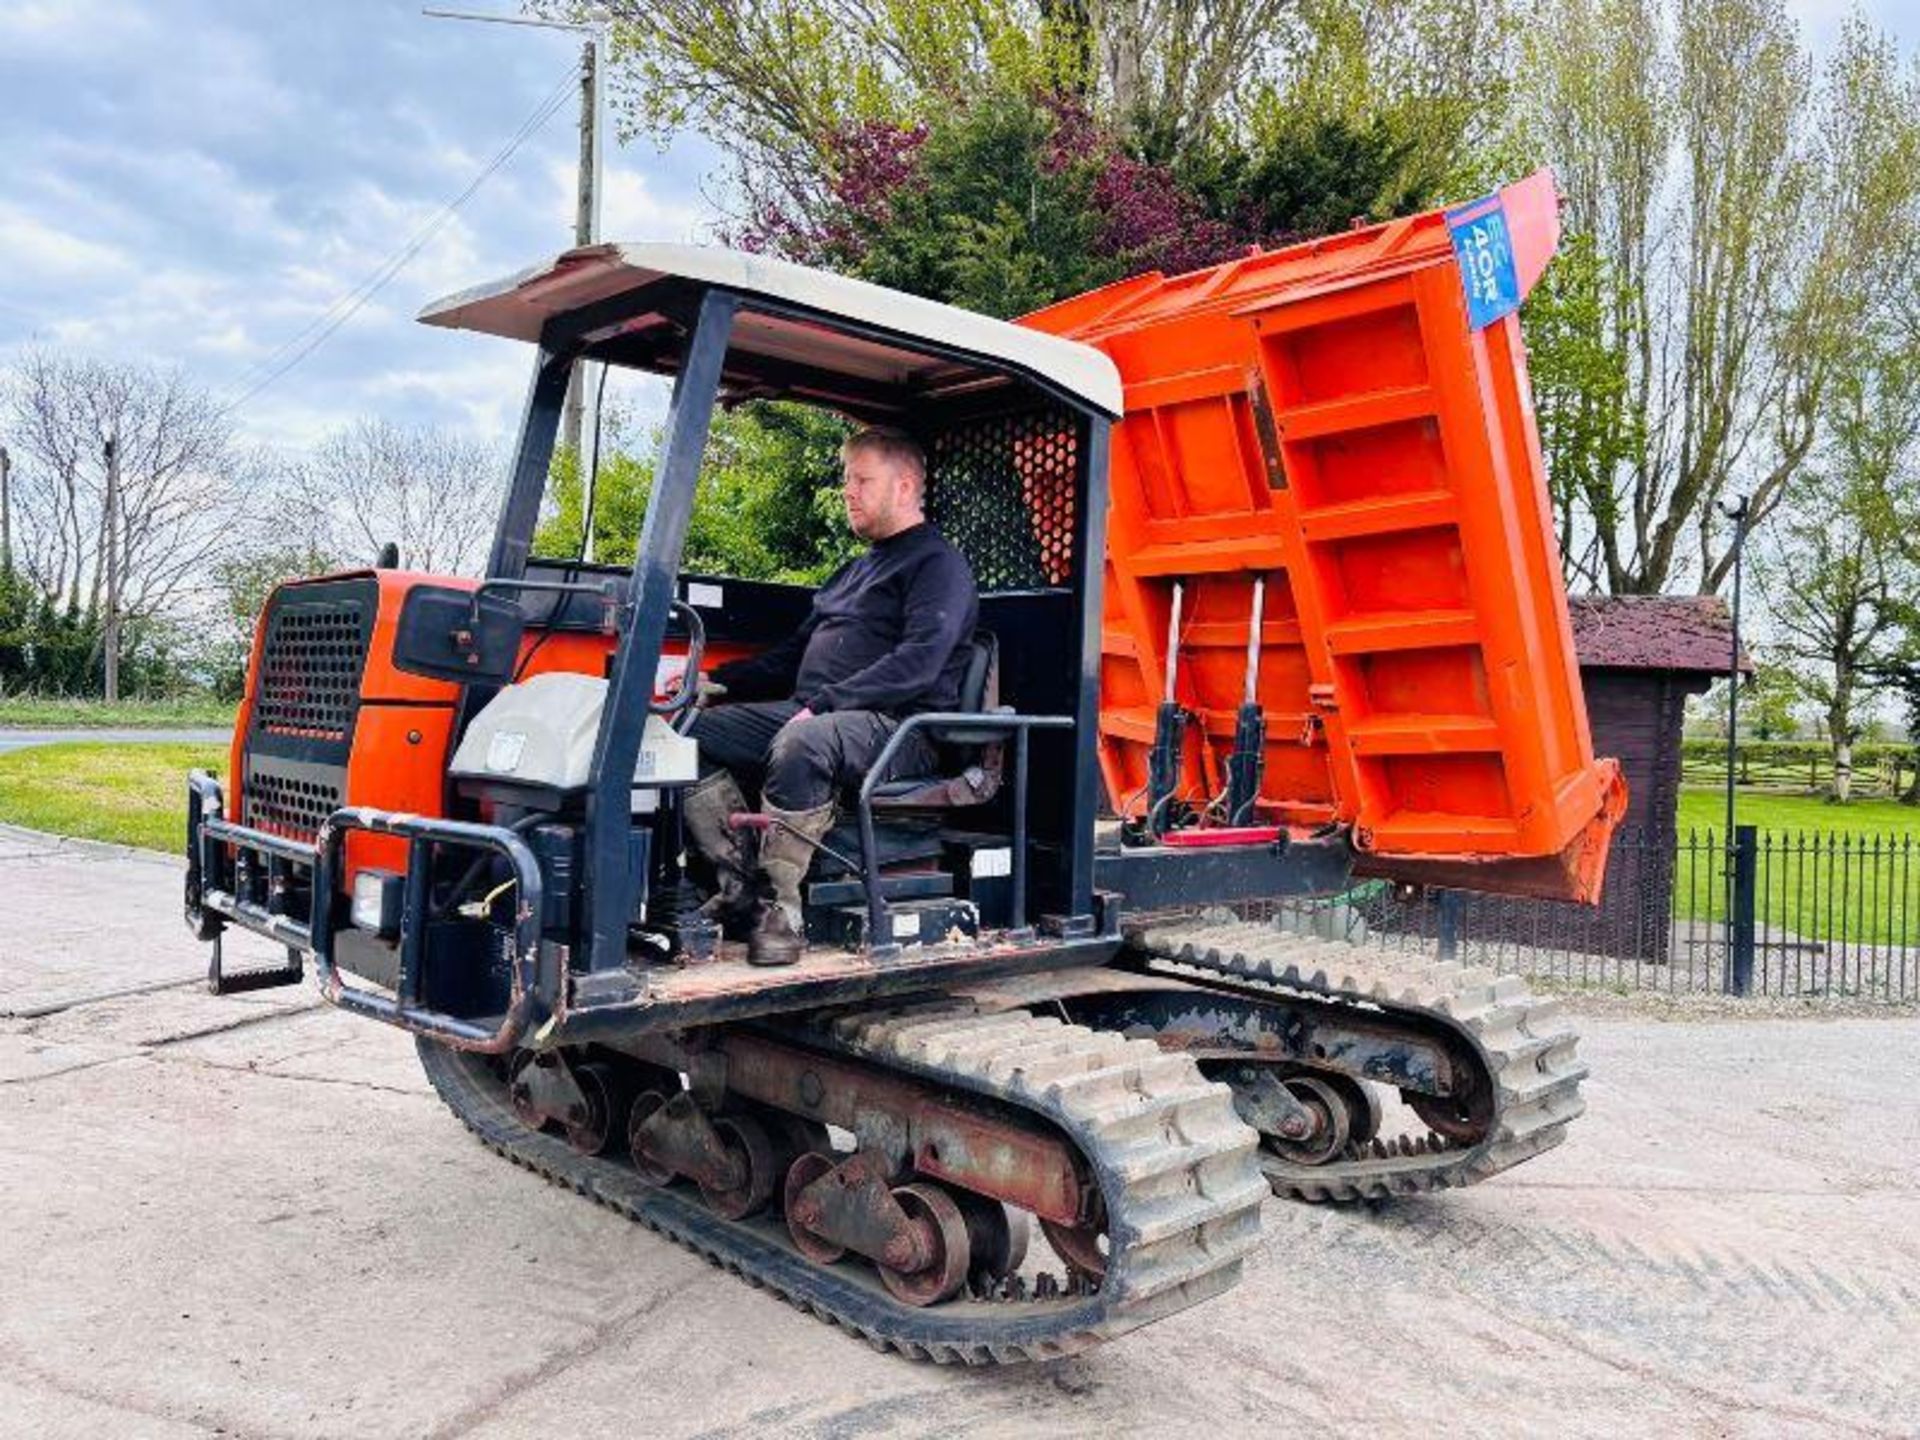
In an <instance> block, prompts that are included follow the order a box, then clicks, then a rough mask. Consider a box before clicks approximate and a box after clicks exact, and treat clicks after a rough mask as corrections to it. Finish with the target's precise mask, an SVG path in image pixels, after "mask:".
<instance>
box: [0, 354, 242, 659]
mask: <svg viewBox="0 0 1920 1440" xmlns="http://www.w3.org/2000/svg"><path fill="white" fill-rule="evenodd" d="M0 416H4V422H5V425H6V429H7V432H8V434H9V436H10V438H11V440H12V442H13V443H12V450H13V456H14V460H15V462H16V463H15V465H14V474H13V478H12V482H11V490H12V495H11V498H12V503H13V507H14V514H13V525H14V529H15V532H16V533H15V536H14V549H15V561H16V565H17V567H18V568H19V570H20V571H21V573H22V574H24V575H25V577H26V578H27V580H28V581H29V582H30V583H31V585H32V586H33V588H34V589H35V590H36V591H37V592H38V593H39V595H40V596H41V597H42V600H43V602H44V603H43V605H42V607H41V612H40V613H42V614H43V616H45V617H68V618H66V619H61V620H59V621H58V622H57V623H56V622H55V621H53V620H51V619H49V620H48V623H49V624H51V625H54V628H55V629H57V630H58V631H59V632H60V633H61V634H62V635H63V636H65V637H66V639H63V640H62V641H61V642H60V644H59V645H55V646H54V648H55V649H61V648H62V647H63V646H64V645H65V644H66V641H67V640H70V639H71V637H72V635H73V634H76V633H82V632H84V633H85V634H87V635H89V636H90V637H92V642H91V643H92V645H93V647H94V658H95V659H96V660H97V659H98V650H99V646H100V644H101V643H102V637H103V636H104V633H105V631H106V628H107V627H106V625H105V623H104V622H105V618H106V617H105V615H104V610H105V605H106V598H107V597H106V571H107V566H106V563H105V562H106V557H107V553H108V549H109V547H111V549H112V551H113V553H114V556H115V559H116V561H117V564H118V567H119V571H120V582H119V587H118V588H119V615H118V617H117V618H118V619H119V620H120V621H122V622H123V623H124V625H126V626H128V627H131V628H132V629H136V630H137V629H140V628H141V627H145V630H146V632H147V633H149V634H152V633H154V627H155V625H156V624H157V622H158V621H160V620H161V619H162V618H163V617H165V616H166V615H168V614H169V613H171V612H175V611H177V610H179V609H180V608H181V607H182V606H183V605H186V604H189V603H191V602H192V601H193V600H195V599H196V598H197V597H200V596H202V595H204V594H205V592H206V590H207V586H208V579H209V576H210V575H211V573H212V570H213V568H214V567H215V566H216V565H217V564H218V563H219V562H220V560H221V558H222V557H224V556H226V555H229V554H231V553H233V552H234V551H235V550H236V549H237V548H238V547H239V546H240V545H241V544H242V543H243V541H244V536H245V534H246V529H247V524H246V522H247V518H248V515H249V509H248V500H247V495H248V489H249V481H250V480H251V479H252V478H253V475H254V474H255V470H256V462H255V461H254V459H253V458H252V457H250V456H248V455H245V454H243V453H241V452H240V451H239V450H238V449H237V448H236V446H235V444H234V441H233V434H232V429H231V425H230V422H229V421H228V419H227V416H226V414H225V413H224V412H223V411H222V410H221V408H220V407H219V406H218V405H217V404H216V403H215V402H214V400H213V398H212V397H211V396H210V395H209V394H208V393H207V392H206V391H205V390H202V389H201V388H200V387H198V386H197V385H195V384H194V383H193V382H191V381H190V380H188V379H187V378H186V376H185V375H183V374H182V373H181V372H180V371H177V370H163V369H159V368H156V367H153V366H148V365H139V364H132V363H124V362H107V361H99V360H88V359H80V358H74V357H70V356H64V355H61V354H58V353H56V352H54V351H49V350H33V351H28V352H26V353H24V354H22V355H21V356H20V357H19V358H18V359H17V360H16V361H15V363H14V364H13V366H12V367H11V369H10V370H9V371H8V372H7V374H6V375H5V377H4V396H3V397H0ZM109 439H113V440H115V441H117V443H118V446H119V452H120V467H119V486H118V492H117V496H116V502H115V504H114V506H113V512H112V517H111V525H110V524H109V515H108V508H107V505H106V479H107V474H106V463H105V453H104V452H105V446H106V442H107V441H108V440H109ZM75 627H77V629H76V628H75ZM43 633H44V634H47V635H51V634H52V633H53V631H50V630H49V631H44V632H43ZM48 643H49V644H51V643H52V642H51V641H49V642H48ZM49 653H50V652H49ZM87 668H88V667H84V666H83V667H82V672H84V671H85V670H86V669H87ZM63 673H65V672H64V671H63Z"/></svg>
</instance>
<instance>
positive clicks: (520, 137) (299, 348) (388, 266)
mask: <svg viewBox="0 0 1920 1440" xmlns="http://www.w3.org/2000/svg"><path fill="white" fill-rule="evenodd" d="M577 83H578V82H577V78H576V77H575V75H574V74H573V72H572V71H568V73H567V76H566V78H565V79H563V80H562V81H561V82H560V83H559V84H558V85H556V86H555V87H554V88H553V91H552V93H550V94H549V95H548V96H547V97H546V98H545V99H543V100H542V101H541V102H540V103H539V104H538V105H536V106H535V107H534V108H533V112H532V113H531V114H530V115H528V116H527V118H526V119H525V120H523V121H522V122H521V124H520V128H519V129H517V130H515V131H514V132H513V135H512V136H511V137H510V138H509V139H508V140H507V143H506V144H505V145H503V146H501V147H500V150H499V152H498V153H497V154H495V155H494V157H493V158H492V159H491V160H489V161H488V162H487V163H486V164H485V165H484V166H482V167H481V169H480V172H479V173H478V174H476V175H475V176H474V177H473V179H472V180H470V181H468V182H467V186H466V188H465V189H464V190H462V191H461V192H460V193H459V194H458V195H456V196H454V198H453V199H451V200H449V201H448V202H447V203H446V204H444V205H442V206H441V207H440V209H439V210H438V211H437V212H435V214H434V215H433V217H432V218H431V219H430V220H428V221H427V222H426V223H425V224H424V225H422V226H421V227H420V228H419V229H418V230H416V231H415V232H414V233H413V235H412V236H410V237H409V238H408V240H407V242H406V243H405V244H404V245H402V246H401V247H400V248H399V249H398V250H396V251H395V252H394V253H393V254H391V255H389V256H388V257H387V258H386V259H385V260H383V261H382V262H381V263H380V264H379V265H378V266H376V267H375V268H374V269H373V270H372V271H371V272H370V273H369V274H368V275H367V277H366V278H365V279H363V280H362V281H361V282H360V283H359V284H358V285H355V286H354V287H353V288H352V289H351V290H348V291H347V292H346V293H345V294H343V295H342V296H340V298H339V299H337V300H335V301H334V302H333V303H332V304H331V305H329V306H328V307H327V308H326V309H325V310H323V311H322V312H321V313H320V314H318V315H316V316H315V317H314V318H313V319H312V320H310V321H308V322H307V324H306V326H305V327H304V328H303V329H302V330H301V331H300V332H299V334H297V335H294V336H293V337H292V338H290V339H288V340H287V341H285V342H284V343H283V344H282V345H281V346H280V347H279V348H278V349H277V350H275V351H274V352H273V354H271V355H269V356H268V357H267V358H266V359H264V360H262V361H261V362H260V363H259V364H257V365H256V366H254V372H255V373H259V372H264V373H261V374H260V378H259V379H258V380H255V381H254V382H253V383H252V384H247V381H246V377H244V376H243V377H242V378H241V380H240V382H239V383H240V384H242V385H244V386H245V387H246V388H245V389H243V390H242V391H241V392H240V393H239V394H238V395H236V396H234V398H233V399H231V400H229V401H227V402H226V403H225V404H223V405H222V406H221V407H220V413H221V414H222V415H225V414H229V413H231V412H232V411H234V410H237V409H239V407H240V406H242V405H244V404H246V403H247V401H249V400H251V399H252V398H253V397H254V396H256V395H258V394H259V393H260V392H261V391H263V390H265V389H266V388H267V387H268V386H269V385H272V384H274V383H275V382H276V381H278V380H279V379H281V378H282V377H283V376H285V375H286V374H287V373H288V372H289V371H291V370H292V369H293V368H294V367H295V366H296V365H298V364H300V362H301V361H303V360H305V359H306V358H307V357H308V356H309V355H311V354H313V352H314V351H316V350H318V349H319V348H320V347H321V346H322V345H324V344H326V342H327V340H328V339H329V338H330V337H331V336H332V335H333V333H334V332H335V331H337V330H338V329H339V328H340V327H341V326H342V325H344V324H346V323H347V321H349V320H351V319H352V318H353V317H354V315H356V314H357V313H358V312H359V310H360V308H361V307H362V306H364V305H365V304H366V303H367V302H368V301H369V300H371V299H373V297H374V296H375V295H377V294H379V293H380V291H381V290H382V289H383V288H385V286H386V284H387V282H388V281H390V280H392V279H393V277H394V276H396V275H398V274H399V273H400V272H401V271H402V270H404V269H406V267H407V265H408V264H409V263H410V262H411V261H412V260H413V258H414V257H415V256H416V255H418V254H419V253H420V252H421V251H422V250H424V249H425V248H426V247H427V245H428V243H429V242H430V241H432V239H433V238H434V236H436V235H438V234H439V233H440V231H441V230H442V229H444V228H445V227H446V224H447V222H448V221H450V220H451V219H453V217H454V216H455V215H456V214H457V213H459V211H460V208H461V207H462V206H463V205H465V204H466V203H467V201H469V200H471V199H472V198H473V197H474V195H475V194H476V193H478V191H479V189H480V187H481V186H482V185H484V184H486V183H487V181H488V180H489V179H491V178H492V177H493V175H494V173H495V172H496V171H498V170H499V169H500V167H501V166H502V165H505V164H506V163H507V161H508V160H510V159H512V158H513V155H514V152H515V151H517V150H518V149H519V148H520V147H521V146H522V145H524V144H526V142H527V141H528V140H530V139H532V138H533V136H534V135H535V134H536V133H537V132H538V131H539V130H540V128H541V127H542V126H543V125H545V124H546V123H547V121H549V120H551V119H552V118H553V117H554V114H555V112H557V111H558V110H559V109H560V107H561V106H562V105H563V104H565V103H566V100H567V97H568V95H569V94H571V93H572V91H573V89H574V86H575V85H576V84H577Z"/></svg>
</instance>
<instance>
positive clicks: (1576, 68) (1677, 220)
mask: <svg viewBox="0 0 1920 1440" xmlns="http://www.w3.org/2000/svg"><path fill="white" fill-rule="evenodd" d="M1528 37H1529V38H1528V40H1527V42H1526V44H1525V48H1524V60H1523V63H1522V65H1521V68H1520V74H1521V76H1522V80H1523V90H1522V95H1521V102H1520V103H1519V104H1518V105H1517V106H1516V113H1517V115H1518V116H1519V127H1518V129H1519V143H1520V144H1521V145H1522V147H1523V148H1532V149H1534V150H1535V151H1536V152H1537V153H1540V154H1542V155H1544V156H1545V157H1548V158H1551V159H1552V160H1553V161H1554V163H1555V164H1556V166H1557V167H1558V169H1559V171H1560V174H1561V178H1562V183H1563V186H1564V189H1565V192H1566V196H1567V201H1568V220H1569V222H1570V230H1571V231H1572V232H1573V233H1574V234H1575V235H1580V236H1585V237H1590V238H1589V239H1588V240H1587V241H1586V242H1585V243H1588V244H1590V245H1591V247H1592V261H1591V269H1590V273H1588V274H1585V275H1582V276H1579V277H1577V278H1573V279H1571V280H1570V282H1569V285H1570V289H1571V290H1572V292H1573V293H1571V294H1569V293H1567V291H1566V290H1563V291H1562V292H1561V294H1560V296H1559V297H1558V298H1559V299H1560V301H1561V302H1562V303H1561V304H1559V305H1558V306H1556V305H1555V304H1554V303H1553V299H1554V296H1553V293H1552V292H1551V291H1550V292H1549V303H1548V304H1547V305H1546V306H1544V307H1542V308H1543V310H1544V312H1545V313H1544V315H1543V316H1542V317H1541V319H1542V321H1543V322H1544V324H1540V325H1537V326H1536V328H1543V329H1547V330H1549V331H1551V330H1552V329H1553V327H1556V326H1558V327H1576V328H1577V329H1578V331H1579V332H1580V333H1581V334H1582V335H1583V337H1584V341H1583V344H1582V345H1581V346H1578V347H1567V346H1566V345H1565V342H1566V341H1567V339H1568V337H1566V336H1564V335H1563V336H1560V337H1557V338H1559V339H1560V340H1561V341H1562V343H1563V347H1564V348H1565V354H1564V356H1563V357H1556V358H1565V359H1566V360H1567V361H1569V362H1570V368H1569V369H1567V370H1566V371H1565V372H1562V374H1555V373H1554V371H1553V365H1554V363H1555V361H1554V360H1551V359H1550V360H1549V362H1548V371H1549V376H1550V378H1551V379H1555V380H1557V379H1560V378H1563V375H1564V376H1567V377H1574V378H1575V380H1576V382H1577V381H1578V380H1579V378H1580V377H1586V378H1589V379H1593V380H1595V381H1596V382H1597V383H1596V384H1595V385H1594V386H1593V389H1592V391H1591V392H1590V394H1589V395H1588V396H1587V397H1585V398H1584V399H1583V400H1581V401H1580V403H1576V404H1572V405H1561V406H1557V407H1554V408H1552V409H1550V410H1549V412H1548V413H1547V414H1546V415H1544V416H1543V417H1542V421H1543V429H1545V430H1546V432H1547V434H1546V437H1545V438H1546V444H1547V447H1548V449H1549V451H1550V452H1551V453H1553V454H1554V455H1555V456H1556V459H1557V460H1558V461H1559V463H1560V464H1561V466H1562V467H1563V469H1562V473H1560V474H1557V475H1556V483H1558V484H1559V485H1560V486H1561V487H1562V497H1563V514H1564V515H1565V516H1566V517H1567V520H1568V521H1572V522H1577V523H1578V524H1579V525H1582V526H1585V527H1589V528H1588V530H1587V531H1586V533H1585V534H1583V535H1582V536H1581V545H1579V546H1576V553H1577V552H1578V549H1579V548H1581V547H1582V546H1583V545H1584V544H1587V543H1590V544H1591V546H1592V547H1593V549H1594V552H1595V560H1594V568H1595V569H1596V571H1597V572H1598V573H1599V574H1600V575H1602V576H1603V577H1604V579H1605V582H1606V586H1607V588H1608V589H1610V590H1613V591H1615V592H1622V593H1651V592H1656V591H1660V590H1663V589H1667V588H1670V587H1671V586H1672V585H1673V584H1675V583H1676V582H1681V581H1686V582H1689V583H1692V584H1694V585H1695V586H1696V587H1697V588H1699V589H1700V590H1701V591H1703V592H1711V591H1713V590H1715V589H1717V588H1718V587H1719V586H1720V584H1721V583H1722V582H1723V580H1724V579H1725V577H1726V575H1727V573H1728V570H1729V568H1730V567H1731V564H1732V552H1731V544H1730V536H1729V534H1728V532H1727V528H1726V525H1725V522H1724V520H1723V518H1722V517H1721V515H1720V512H1719V508H1718V502H1719V501H1720V500H1721V499H1722V498H1723V497H1725V496H1728V495H1730V494H1735V493H1744V494H1747V495H1749V496H1750V497H1751V502H1752V512H1751V513H1752V516H1753V520H1754V523H1755V524H1759V523H1761V522H1763V521H1764V520H1765V519H1766V518H1767V517H1768V516H1769V515H1770V514H1772V513H1773V512H1774V511H1775V510H1777V509H1779V508H1780V507H1781V506H1782V505H1783V504H1785V503H1787V502H1788V501H1789V499H1790V498H1791V493H1792V487H1793V485H1794V483H1795V481H1796V479H1797V478H1798V477H1799V475H1800V474H1801V472H1802V470H1803V467H1804V466H1805V464H1806V462H1807V461H1808V458H1809V457H1810V455H1811V454H1812V453H1813V451H1814V448H1815V445H1816V442H1817V440H1818V438H1819V422H1820V417H1821V415H1822V413H1823V407H1824V405H1825V401H1826V398H1827V395H1828V392H1829V390H1830V389H1831V387H1832V385H1833V383H1834V381H1835V379H1836V376H1837V373H1838V367H1839V366H1840V365H1841V364H1842V363H1843V360H1844V356H1845V353H1846V350H1847V347H1848V345H1849V344H1850V343H1851V342H1852V339H1853V337H1855V336H1856V335H1857V334H1858V333H1860V331H1861V330H1862V329H1864V328H1866V327H1867V326H1868V325H1869V324H1870V323H1871V322H1872V321H1873V319H1874V317H1875V316H1876V315H1877V314H1878V313H1879V312H1880V311H1881V310H1882V309H1883V308H1884V307H1885V306H1886V304H1887V303H1888V299H1889V293H1890V289H1891V287H1892V286H1893V285H1894V284H1895V283H1896V280H1897V277H1898V276H1899V275H1900V274H1901V273H1902V271H1903V268H1904V267H1903V265H1902V264H1901V263H1900V258H1899V257H1904V256H1911V255H1912V253H1913V247H1914V241H1915V237H1916V235H1917V234H1920V163H1916V162H1920V89H1917V88H1916V85H1915V83H1914V81H1913V80H1912V79H1911V78H1903V76H1902V74H1901V71H1900V65H1899V57H1898V55H1897V53H1896V52H1895V50H1894V48H1893V46H1892V45H1891V43H1890V42H1889V41H1888V40H1886V39H1885V38H1884V37H1882V36H1880V35H1877V34H1876V33H1874V32H1873V31H1872V30H1870V29H1869V28H1868V27H1867V26H1866V24H1865V23H1864V22H1863V21H1861V20H1859V19H1857V18H1856V19H1854V20H1851V21H1849V22H1848V23H1847V24H1846V25H1845V26H1844V27H1843V29H1842V33H1841V38H1840V41H1839V43H1838V44H1837V46H1836V47H1835V50H1834V52H1833V55H1832V58H1831V59H1830V60H1829V62H1828V64H1827V66H1826V68H1825V71H1824V73H1823V76H1822V77H1821V78H1820V80H1819V81H1818V83H1816V81H1815V79H1814V76H1813V74H1812V71H1811V67H1810V64H1809V62H1808V61H1807V59H1806V57H1805V55H1804V53H1803V52H1802V50H1801V47H1800V43H1799V38H1798V34H1797V32H1796V31H1795V29H1794V27H1793V24H1792V22H1791V21H1790V20H1789V19H1788V17H1787V13H1786V9H1785V6H1784V0H1704V3H1699V4H1689V5H1685V6H1677V7H1674V9H1673V11H1672V14H1671V16H1669V14H1668V13H1667V12H1666V11H1665V10H1664V9H1663V8H1662V7H1661V6H1659V5H1658V4H1657V3H1656V0H1568V3H1564V4H1562V3H1557V0H1556V3H1554V4H1545V3H1542V4H1540V5H1538V6H1537V7H1536V9H1535V12H1534V14H1533V17H1532V22H1531V24H1530V25H1529V27H1528ZM1582 287H1584V288H1585V291H1586V293H1580V292H1581V289H1582ZM1531 318H1532V317H1530V319H1531ZM1564 528H1568V526H1567V524H1565V523H1563V529H1564Z"/></svg>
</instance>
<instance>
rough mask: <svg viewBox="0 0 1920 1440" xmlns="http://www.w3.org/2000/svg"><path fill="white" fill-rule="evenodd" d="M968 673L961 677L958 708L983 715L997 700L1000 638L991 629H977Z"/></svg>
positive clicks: (971, 713) (997, 702)
mask: <svg viewBox="0 0 1920 1440" xmlns="http://www.w3.org/2000/svg"><path fill="white" fill-rule="evenodd" d="M972 647H973V653H972V654H971V655H969V656H968V657H967V673H966V674H965V675H963V676H962V677H961V678H960V708H961V709H962V710H964V711H966V712H967V713H968V714H969V715H984V714H986V713H987V711H989V710H991V709H992V708H993V707H994V706H996V705H998V704H999V703H1000V641H999V639H998V637H996V636H995V635H994V633H993V632H992V631H991V630H977V631H975V632H974V636H973V641H972Z"/></svg>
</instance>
